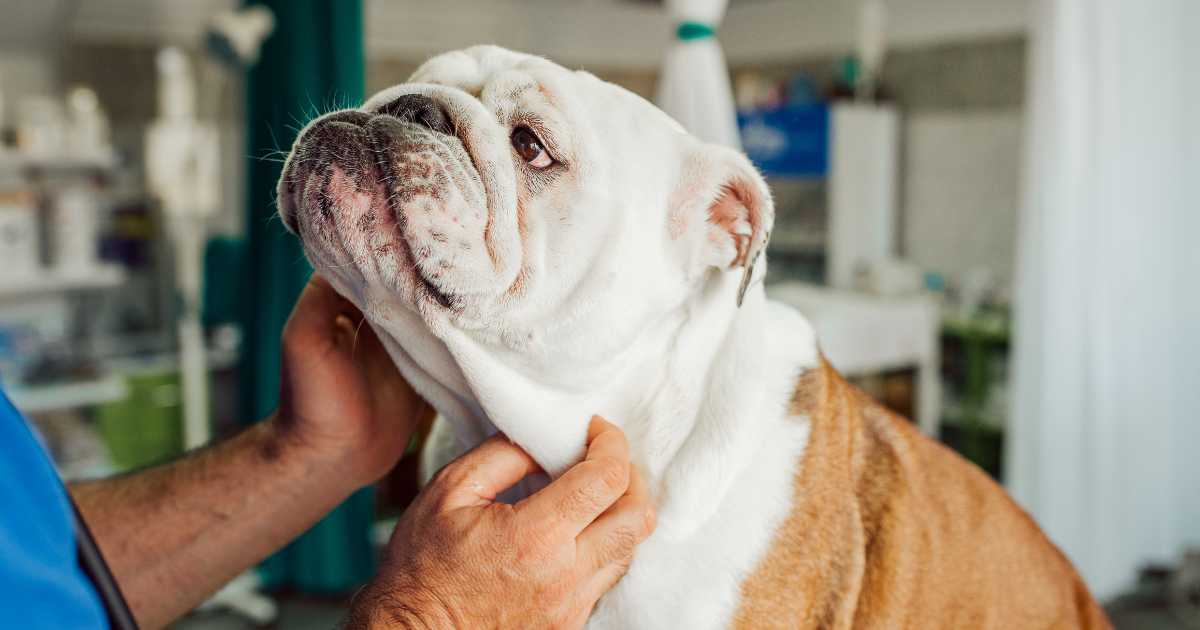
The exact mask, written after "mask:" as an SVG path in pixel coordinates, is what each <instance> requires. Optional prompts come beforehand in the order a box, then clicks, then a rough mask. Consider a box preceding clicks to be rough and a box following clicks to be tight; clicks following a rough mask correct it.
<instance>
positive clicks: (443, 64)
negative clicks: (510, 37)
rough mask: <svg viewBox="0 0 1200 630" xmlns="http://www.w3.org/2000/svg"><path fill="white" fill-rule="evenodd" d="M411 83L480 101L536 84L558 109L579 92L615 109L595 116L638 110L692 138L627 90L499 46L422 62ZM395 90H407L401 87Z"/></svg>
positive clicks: (374, 102)
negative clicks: (459, 92) (450, 90)
mask: <svg viewBox="0 0 1200 630" xmlns="http://www.w3.org/2000/svg"><path fill="white" fill-rule="evenodd" d="M408 83H410V84H411V83H417V84H431V85H442V86H446V87H453V88H457V89H460V90H462V91H464V92H466V93H468V94H470V95H471V96H474V97H475V98H482V97H483V95H484V92H485V90H493V91H499V92H500V94H498V95H494V96H501V97H504V96H507V97H513V98H515V96H516V95H517V94H519V92H520V90H521V89H523V88H526V87H530V86H536V87H537V88H538V89H539V90H540V92H541V95H542V96H543V97H545V99H546V100H547V101H549V102H550V103H551V104H553V105H555V106H560V107H562V106H565V105H566V104H567V103H566V101H571V100H576V99H574V98H572V97H573V96H578V93H579V92H586V93H587V94H588V97H587V99H585V100H587V101H590V103H589V104H590V105H599V103H596V102H594V101H595V99H596V98H599V99H601V100H603V101H607V102H608V103H609V104H611V105H613V106H615V107H589V109H590V110H592V112H593V114H599V113H601V112H604V111H610V110H613V109H619V110H624V111H630V110H632V111H636V112H637V115H638V116H639V117H640V118H641V119H642V120H643V121H644V122H647V123H650V124H654V125H662V126H664V127H665V128H666V129H668V130H669V131H670V133H672V134H679V135H687V132H686V131H685V130H684V129H683V126H682V125H680V124H679V123H678V122H676V121H675V120H674V119H673V118H671V117H670V116H668V115H667V114H666V113H664V112H663V111H662V110H660V109H659V108H657V107H655V106H654V105H653V104H651V103H650V102H648V101H646V100H645V99H643V98H642V97H641V96H638V95H637V94H634V93H633V92H630V91H628V90H626V89H625V88H623V87H620V86H618V85H615V84H612V83H609V82H607V81H602V80H600V79H598V78H596V77H595V76H593V75H592V74H590V73H588V72H584V71H572V70H568V69H567V68H564V67H563V66H560V65H558V64H557V63H554V62H553V61H550V60H549V59H546V58H544V57H538V56H536V55H530V54H526V53H521V52H515V51H512V50H508V49H506V48H501V47H499V46H491V45H483V46H472V47H470V48H466V49H463V50H456V51H453V52H448V53H444V54H441V55H438V56H436V57H433V58H432V59H430V60H428V61H426V62H425V63H423V64H421V66H420V67H419V68H417V70H416V71H415V72H413V74H412V76H411V77H409V79H408ZM393 89H394V90H402V89H404V86H397V87H396V88H393ZM392 92H393V90H384V91H383V92H380V93H379V94H377V95H375V96H373V97H372V98H371V99H370V100H369V101H368V102H367V104H366V108H368V109H369V108H371V107H372V106H378V105H380V104H382V103H383V102H385V101H387V100H389V99H391V98H394V97H395V95H394V94H393V93H392Z"/></svg>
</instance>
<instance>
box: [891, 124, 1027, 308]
mask: <svg viewBox="0 0 1200 630" xmlns="http://www.w3.org/2000/svg"><path fill="white" fill-rule="evenodd" d="M1021 130H1022V120H1021V115H1020V113H1019V112H1013V111H999V112H986V111H985V112H966V113H963V112H937V113H926V114H914V115H912V116H909V117H908V120H907V121H906V123H905V127H904V154H905V155H904V173H903V177H904V205H903V207H904V211H903V217H904V225H903V228H902V233H903V237H902V239H903V250H902V251H903V252H904V254H905V256H906V257H907V258H910V259H911V260H913V261H915V262H916V263H917V264H919V265H921V267H923V268H924V269H927V270H931V271H937V272H939V273H941V274H942V275H943V276H945V277H946V278H947V279H948V280H950V281H954V280H957V279H960V278H961V275H962V274H963V273H965V272H967V271H970V270H971V269H972V268H974V267H986V268H988V269H989V270H990V271H991V272H992V274H993V277H994V278H997V279H999V280H1001V281H1002V282H1004V283H1005V284H1006V285H1007V284H1008V283H1009V282H1010V281H1011V279H1012V276H1013V256H1014V253H1013V252H1014V246H1015V242H1016V219H1017V204H1018V203H1019V193H1020V186H1019V172H1020V169H1019V167H1020V158H1021V139H1022V131H1021Z"/></svg>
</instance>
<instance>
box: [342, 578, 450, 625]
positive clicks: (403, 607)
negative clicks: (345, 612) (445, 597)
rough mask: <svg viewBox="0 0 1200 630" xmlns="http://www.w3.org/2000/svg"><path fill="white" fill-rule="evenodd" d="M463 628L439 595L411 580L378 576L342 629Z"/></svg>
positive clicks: (358, 597)
mask: <svg viewBox="0 0 1200 630" xmlns="http://www.w3.org/2000/svg"><path fill="white" fill-rule="evenodd" d="M457 627H460V626H459V624H457V623H455V621H454V616H453V615H452V614H450V611H449V610H448V609H447V608H446V607H445V606H444V605H443V604H442V602H441V601H440V600H439V599H438V597H437V596H436V595H434V594H433V592H432V591H430V590H428V589H424V588H421V587H420V586H418V585H417V584H415V583H413V582H412V581H411V580H407V579H394V578H388V577H385V576H382V575H381V576H379V577H376V578H375V580H374V581H373V582H371V583H370V584H368V585H367V586H365V587H363V589H362V590H361V591H359V592H358V594H357V595H355V596H354V601H353V603H352V604H351V606H350V614H349V616H348V617H347V619H346V622H345V624H343V630H400V629H403V630H442V629H443V628H445V629H450V630H452V629H454V628H457Z"/></svg>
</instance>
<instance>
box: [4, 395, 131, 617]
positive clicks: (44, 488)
mask: <svg viewBox="0 0 1200 630" xmlns="http://www.w3.org/2000/svg"><path fill="white" fill-rule="evenodd" d="M0 444H3V445H4V446H3V449H2V450H0V502H3V505H4V509H3V510H0V558H3V561H0V610H2V611H4V616H5V624H6V625H5V627H14V628H35V629H36V628H105V627H107V622H106V621H105V617H104V609H103V607H102V606H101V604H100V600H99V598H98V597H97V595H96V593H95V590H94V589H93V588H92V586H91V584H90V583H89V582H88V581H87V578H86V577H85V576H84V574H83V571H82V570H81V569H80V568H79V561H78V557H77V555H76V548H75V532H74V529H73V527H74V526H73V521H72V519H71V511H70V510H71V507H70V502H69V501H68V499H67V494H66V489H65V488H64V487H63V485H62V482H61V481H60V480H59V478H58V475H57V473H56V472H55V471H54V465H53V463H52V462H51V461H50V458H49V455H48V454H47V453H46V451H45V449H44V448H43V446H42V445H41V444H40V443H39V441H38V439H37V437H36V434H35V433H34V430H33V428H32V427H30V426H29V425H28V424H27V423H26V421H25V418H24V417H23V416H22V415H21V413H20V411H18V410H17V408H16V407H15V406H14V405H13V404H12V401H10V400H9V399H8V397H7V395H6V394H5V393H4V392H3V391H2V390H0ZM7 624H11V626H9V625H7Z"/></svg>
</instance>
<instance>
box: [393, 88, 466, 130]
mask: <svg viewBox="0 0 1200 630" xmlns="http://www.w3.org/2000/svg"><path fill="white" fill-rule="evenodd" d="M379 113H380V114H386V115H388V116H395V117H396V118H399V119H400V120H403V121H407V122H411V123H416V124H418V125H424V126H426V127H429V128H430V129H432V130H433V131H436V132H438V133H445V134H449V133H452V132H453V129H452V128H451V125H450V117H449V116H447V115H446V110H444V109H442V106H441V105H438V104H437V103H436V102H435V101H434V100H433V99H431V98H429V97H428V96H425V95H424V94H405V95H404V96H401V97H400V98H398V99H396V100H394V101H392V102H390V103H388V104H387V105H384V106H383V107H380V108H379Z"/></svg>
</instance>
